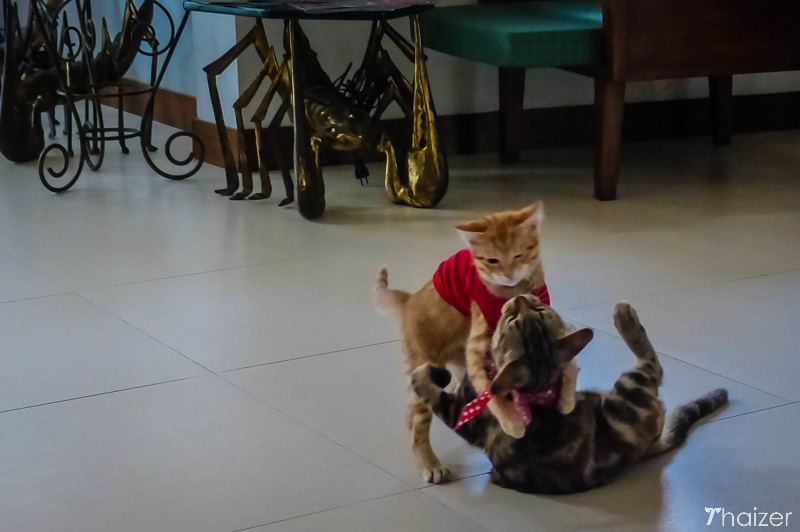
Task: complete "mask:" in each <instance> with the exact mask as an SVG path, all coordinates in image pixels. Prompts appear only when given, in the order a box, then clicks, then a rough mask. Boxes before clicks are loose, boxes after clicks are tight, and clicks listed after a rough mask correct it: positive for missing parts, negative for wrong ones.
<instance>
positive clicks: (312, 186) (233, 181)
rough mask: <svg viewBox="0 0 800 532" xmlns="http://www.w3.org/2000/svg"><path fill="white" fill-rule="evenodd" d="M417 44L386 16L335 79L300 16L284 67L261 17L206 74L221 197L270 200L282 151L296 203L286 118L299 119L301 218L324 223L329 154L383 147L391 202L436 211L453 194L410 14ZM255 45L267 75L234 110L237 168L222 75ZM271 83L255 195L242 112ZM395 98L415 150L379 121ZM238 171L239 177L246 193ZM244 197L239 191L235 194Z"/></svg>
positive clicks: (289, 27)
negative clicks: (408, 67) (283, 139)
mask: <svg viewBox="0 0 800 532" xmlns="http://www.w3.org/2000/svg"><path fill="white" fill-rule="evenodd" d="M412 32H413V38H414V44H412V43H410V42H409V41H407V40H406V39H404V38H403V37H402V36H401V35H400V34H399V33H398V32H397V31H396V30H395V29H394V28H392V27H391V26H390V25H389V24H388V23H386V22H385V21H383V20H377V21H375V22H373V25H372V31H371V33H370V38H369V42H368V45H367V49H366V52H365V55H364V59H363V61H362V64H361V66H360V68H359V69H358V70H357V71H356V72H355V73H354V75H353V77H352V78H350V79H349V80H344V78H345V76H346V73H345V76H342V81H340V82H338V83H335V82H333V81H332V80H331V78H330V77H329V76H328V74H327V73H326V72H325V71H324V70H323V68H322V66H321V65H320V63H319V61H318V60H317V55H316V53H315V52H314V51H313V50H312V49H311V45H310V43H309V40H308V38H307V37H306V35H305V33H303V30H302V29H301V28H300V24H299V23H298V22H297V20H295V19H290V20H287V21H286V23H285V30H284V48H285V50H286V53H285V55H284V57H283V60H282V61H281V62H278V59H277V56H276V53H275V49H274V48H273V47H272V46H270V44H269V41H268V40H267V36H266V33H265V32H264V28H263V26H262V24H261V22H260V21H256V23H255V26H254V27H253V29H252V30H251V31H250V32H249V33H248V34H247V35H246V36H245V37H244V39H242V40H241V41H240V42H239V43H237V44H236V45H235V46H234V47H233V48H231V50H229V51H228V52H227V53H226V54H225V55H223V56H222V57H220V58H219V59H218V60H217V61H215V62H213V63H211V64H210V65H208V66H207V67H206V68H205V71H206V73H207V75H208V85H209V90H210V93H211V100H212V105H213V108H214V114H215V119H216V121H217V128H218V133H219V136H220V142H221V144H222V152H223V158H224V163H225V171H226V185H227V186H226V187H225V188H223V189H220V190H217V191H216V192H217V193H219V194H222V195H225V196H231V199H234V200H241V199H245V198H248V199H264V198H268V197H270V195H271V193H272V188H271V184H270V180H269V170H268V167H267V147H268V146H269V145H271V146H272V148H273V149H274V151H275V156H276V159H277V161H278V165H279V167H280V169H281V172H282V174H283V181H284V186H285V188H286V199H285V200H283V201H282V202H281V205H286V204H288V203H291V202H293V201H294V199H295V194H294V191H293V182H292V178H291V175H290V173H289V170H288V165H287V161H285V160H284V158H283V154H284V150H282V149H280V148H281V147H280V146H279V145H278V139H277V135H276V134H275V133H276V132H277V128H278V127H279V126H280V124H281V122H282V120H283V119H284V117H285V116H287V115H288V116H289V118H290V119H291V120H292V121H293V122H294V168H295V174H296V179H297V207H298V210H299V211H300V213H301V214H302V215H303V217H305V218H307V219H314V218H318V217H319V216H321V215H322V214H323V212H324V211H325V183H324V181H323V177H322V169H321V165H320V153H321V152H322V151H323V150H327V149H332V150H342V151H353V150H360V149H373V150H379V151H381V152H383V153H384V154H385V155H386V191H387V193H388V195H389V198H390V199H391V200H392V201H393V202H394V203H399V204H404V205H411V206H414V207H434V206H436V205H437V204H438V203H439V202H440V201H441V200H442V198H443V197H444V195H445V193H446V191H447V184H448V172H447V162H446V159H445V156H444V154H443V153H442V148H441V143H440V139H439V134H438V131H437V128H436V112H435V110H434V106H433V100H432V98H431V92H430V86H429V84H428V75H427V70H426V66H425V56H424V54H423V50H422V40H421V38H420V29H419V21H418V19H417V17H416V16H415V17H413V18H412ZM384 35H385V36H387V37H388V38H389V39H390V40H391V41H392V42H394V43H395V45H396V46H397V48H398V49H399V50H400V52H401V53H402V54H403V55H405V56H406V57H407V58H408V59H409V60H410V61H413V62H414V67H415V69H414V80H413V82H411V81H409V80H408V79H406V78H405V77H404V76H403V74H402V73H401V72H400V70H399V69H398V68H397V66H396V65H395V64H394V63H393V62H392V60H391V58H390V57H389V54H388V52H387V51H386V49H385V48H384V47H383V46H382V39H383V37H384ZM250 46H253V47H254V48H255V50H256V52H257V53H258V55H259V56H260V58H261V60H262V61H263V67H262V68H261V70H260V72H259V73H258V75H257V76H256V78H255V79H254V80H253V82H252V83H251V84H250V86H249V87H248V88H247V89H246V90H245V91H244V93H243V94H242V95H241V97H240V98H239V99H238V100H237V101H236V103H235V104H234V106H233V107H234V111H235V113H236V122H237V124H236V125H237V131H238V152H239V153H238V156H239V169H237V167H236V161H235V159H234V157H233V153H232V150H231V146H230V143H229V142H228V137H227V130H226V127H225V122H224V118H223V115H222V107H221V105H220V97H219V92H218V90H217V84H216V78H217V76H219V75H220V74H222V72H224V71H225V70H226V69H227V68H228V67H229V66H230V65H231V64H232V63H233V62H234V61H235V60H236V58H237V57H239V56H240V55H241V54H242V53H243V52H244V51H245V50H246V49H248V48H249V47H250ZM267 79H269V82H270V85H269V88H268V90H267V93H266V95H265V96H264V98H263V100H262V101H261V103H260V105H259V106H258V109H257V110H256V112H255V114H254V116H253V117H252V119H251V122H252V123H253V125H254V128H255V136H256V147H257V154H258V163H259V164H258V166H259V173H260V178H261V179H260V180H261V192H259V193H256V194H253V188H254V186H253V173H252V171H251V168H250V165H249V161H248V156H247V152H246V149H245V146H246V142H245V131H246V130H245V122H244V117H243V110H244V109H245V108H246V107H247V106H248V105H250V103H251V102H252V101H253V100H254V98H255V96H256V93H257V92H258V90H259V88H260V87H261V85H262V84H263V83H264V82H265V81H266V80H267ZM276 97H277V98H278V99H279V101H280V105H279V107H278V110H277V112H276V113H275V115H273V117H272V119H271V121H270V123H269V126H268V127H267V128H264V127H263V125H262V124H263V122H264V120H265V118H266V116H267V113H268V112H269V109H270V105H271V104H272V102H273V100H275V98H276ZM393 102H395V103H397V104H398V105H399V106H400V108H401V109H402V111H403V113H404V115H405V117H406V120H407V124H408V126H409V127H410V139H408V141H407V142H408V145H407V146H406V145H403V144H402V143H393V142H392V139H391V138H390V137H389V135H388V133H387V132H386V131H384V130H383V129H382V128H381V127H380V125H379V119H380V118H381V116H382V115H383V113H384V112H385V111H386V109H387V108H388V107H389V105H391V104H392V103H393ZM239 171H241V174H242V181H241V190H239V188H240V183H239ZM366 174H367V171H366V167H364V165H363V163H358V162H357V163H356V176H357V177H360V178H361V177H365V176H366ZM237 191H238V192H237Z"/></svg>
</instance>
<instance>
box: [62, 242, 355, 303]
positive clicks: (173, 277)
mask: <svg viewBox="0 0 800 532" xmlns="http://www.w3.org/2000/svg"><path fill="white" fill-rule="evenodd" d="M343 253H346V252H344V251H331V252H327V253H314V254H311V255H307V256H303V257H291V258H285V259H278V260H268V261H264V262H256V263H253V264H242V265H239V266H227V267H225V268H217V269H213V270H202V271H198V272H189V273H181V274H178V275H168V276H166V277H157V278H155V279H143V280H141V281H133V282H130V283H118V284H111V285H107V286H98V287H94V288H85V289H83V288H82V289H78V290H74V292H76V293H78V292H84V293H87V292H94V291H99V290H106V289H108V288H119V287H122V286H133V285H138V284H145V283H154V282H156V281H166V280H169V279H180V278H182V277H192V276H194V275H206V274H209V273H217V272H227V271H231V270H242V269H244V268H256V267H258V266H268V265H271V264H282V263H285V262H292V261H298V260H307V259H316V258H319V257H327V256H331V255H340V254H343Z"/></svg>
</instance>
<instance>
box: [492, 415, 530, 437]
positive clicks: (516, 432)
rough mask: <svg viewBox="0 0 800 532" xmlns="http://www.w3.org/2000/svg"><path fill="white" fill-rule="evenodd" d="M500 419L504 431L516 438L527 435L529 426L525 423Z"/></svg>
mask: <svg viewBox="0 0 800 532" xmlns="http://www.w3.org/2000/svg"><path fill="white" fill-rule="evenodd" d="M498 421H500V428H501V429H503V432H505V433H506V434H508V435H509V436H511V437H512V438H515V439H517V440H518V439H520V438H522V437H523V436H525V430H526V429H527V427H526V426H525V424H524V423H518V422H516V421H511V420H508V419H499V420H498Z"/></svg>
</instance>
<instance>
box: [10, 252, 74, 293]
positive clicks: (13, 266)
mask: <svg viewBox="0 0 800 532" xmlns="http://www.w3.org/2000/svg"><path fill="white" fill-rule="evenodd" d="M65 292H69V290H68V289H67V288H65V287H63V286H61V285H60V284H58V283H57V282H55V281H53V280H52V279H50V278H49V277H47V276H46V275H42V274H41V273H39V272H37V271H36V270H34V269H33V268H31V267H29V266H26V265H25V264H23V263H22V262H20V261H18V260H17V259H15V258H14V257H12V256H11V255H9V254H8V253H3V252H2V251H0V303H2V302H4V301H16V300H19V299H29V298H32V297H42V296H50V295H54V294H63V293H65Z"/></svg>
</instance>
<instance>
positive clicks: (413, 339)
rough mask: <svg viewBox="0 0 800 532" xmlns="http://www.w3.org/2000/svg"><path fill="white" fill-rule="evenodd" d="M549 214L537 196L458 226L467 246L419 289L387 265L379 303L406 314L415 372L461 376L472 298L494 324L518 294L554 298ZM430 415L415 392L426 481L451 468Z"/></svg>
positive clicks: (416, 439)
mask: <svg viewBox="0 0 800 532" xmlns="http://www.w3.org/2000/svg"><path fill="white" fill-rule="evenodd" d="M543 219H544V206H543V205H542V203H541V202H537V203H534V204H533V205H530V206H529V207H526V208H524V209H522V210H518V211H505V212H499V213H496V214H492V215H490V216H487V217H486V218H483V219H481V220H478V221H475V222H471V223H468V224H464V225H460V226H458V227H457V229H458V230H459V231H460V232H461V235H462V236H463V237H464V239H465V240H466V241H467V243H468V244H469V249H466V250H464V251H462V252H459V253H457V254H456V255H454V256H453V257H451V258H450V259H448V260H447V261H445V262H443V263H442V265H441V266H440V267H439V269H438V270H437V272H436V274H435V275H434V277H433V280H432V281H430V282H428V283H427V284H426V285H425V286H423V287H422V289H421V290H420V291H419V292H416V293H414V294H411V293H408V292H402V291H400V290H390V289H389V287H388V279H389V277H388V275H389V274H388V272H387V271H386V268H384V269H382V270H381V272H380V274H379V276H378V280H377V283H376V284H375V288H374V290H375V304H376V307H377V308H378V310H379V311H381V312H383V313H386V314H395V315H399V316H400V317H401V318H402V322H403V345H404V350H405V354H406V361H407V363H408V370H409V372H411V371H413V370H414V369H416V368H418V367H419V366H421V365H422V364H426V363H428V364H431V365H432V366H435V367H438V368H445V367H448V366H450V367H451V368H454V369H457V371H458V372H459V376H463V374H464V369H465V356H464V350H465V345H466V340H467V335H468V334H469V330H470V304H471V302H472V301H478V302H479V303H480V305H481V309H482V311H483V313H484V315H486V319H487V320H488V321H489V323H490V329H492V330H493V328H494V326H496V323H497V321H498V320H499V319H500V314H501V310H502V306H503V304H504V303H505V302H506V301H508V300H509V299H511V298H512V297H515V296H518V295H520V294H526V293H531V292H533V293H535V294H536V295H538V296H539V297H540V298H541V299H543V300H544V301H546V302H548V303H549V294H548V293H547V286H546V285H545V280H544V271H543V269H542V260H541V256H540V253H539V228H540V226H541V223H542V221H543ZM431 421H432V415H431V411H430V410H429V409H428V408H427V407H425V405H424V404H422V402H421V401H420V400H419V399H418V398H417V397H416V396H412V399H411V405H410V409H409V416H408V425H409V429H410V431H411V440H412V447H413V450H414V455H415V457H416V459H417V462H418V464H419V467H420V470H421V472H422V477H423V478H424V479H425V481H426V482H433V483H439V482H444V481H446V480H448V478H449V476H450V472H449V471H448V469H447V468H446V467H444V466H443V465H442V463H441V461H440V460H439V458H438V457H437V456H436V453H434V451H433V448H432V447H431V443H430V425H431Z"/></svg>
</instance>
